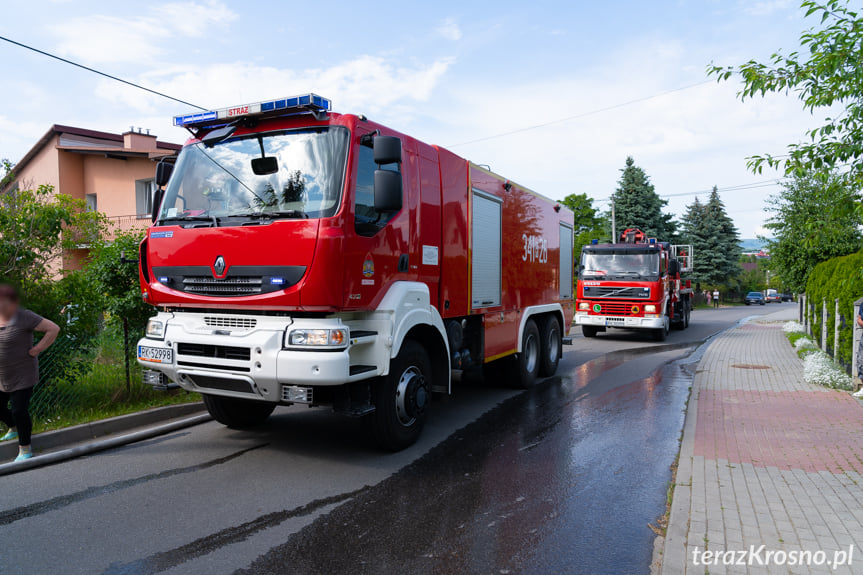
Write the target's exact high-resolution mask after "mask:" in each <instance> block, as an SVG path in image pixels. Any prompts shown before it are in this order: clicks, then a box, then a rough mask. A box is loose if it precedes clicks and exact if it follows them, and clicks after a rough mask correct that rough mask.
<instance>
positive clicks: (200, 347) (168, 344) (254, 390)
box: [138, 313, 380, 402]
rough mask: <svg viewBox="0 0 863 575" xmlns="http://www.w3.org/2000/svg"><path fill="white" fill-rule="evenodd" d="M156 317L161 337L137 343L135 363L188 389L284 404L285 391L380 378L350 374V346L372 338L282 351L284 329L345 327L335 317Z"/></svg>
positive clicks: (374, 370) (368, 369)
mask: <svg viewBox="0 0 863 575" xmlns="http://www.w3.org/2000/svg"><path fill="white" fill-rule="evenodd" d="M158 317H159V318H160V319H162V320H163V321H164V322H165V324H166V327H165V337H164V339H153V338H148V337H145V338H142V339H141V340H139V341H138V350H139V353H138V363H139V364H140V365H141V366H142V367H144V368H145V369H148V370H155V371H159V372H161V373H163V374H164V375H165V376H167V378H168V379H170V380H171V381H174V382H176V383H178V384H179V385H180V386H181V387H182V388H183V389H186V390H188V391H197V392H200V393H210V394H215V395H222V396H228V397H237V398H245V399H260V400H264V401H271V402H285V401H286V399H285V397H286V388H290V387H297V386H299V387H316V386H337V385H342V384H345V383H348V382H351V381H355V380H361V379H366V378H369V377H374V376H376V375H380V370H379V368H378V367H377V366H364V367H365V369H364V370H361V371H360V370H356V369H355V370H354V371H355V373H354V374H353V375H352V370H351V350H350V348H351V345H368V344H372V345H373V344H374V343H375V341H374V340H375V338H363V339H364V341H359V340H358V339H356V338H354V339H352V340H349V341H350V342H351V343H349V345H348V346H346V347H343V348H340V349H330V348H309V349H297V348H291V349H287V348H285V346H284V341H285V333H286V331H287V330H294V329H332V328H339V327H347V326H345V325H344V324H342V322H341V320H340V319H339V318H316V319H309V318H287V317H274V316H223V315H220V314H198V313H182V314H167V313H162V314H159V316H158ZM214 318H215V320H214ZM229 320H230V321H229ZM213 324H216V326H215V327H214V325H213ZM232 324H233V325H232ZM250 326H251V327H250ZM141 346H147V347H155V348H161V349H170V350H172V352H173V353H172V358H171V361H170V362H165V363H161V362H154V361H149V360H147V359H144V358H142V357H141V354H140V348H141Z"/></svg>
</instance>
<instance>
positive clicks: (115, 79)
mask: <svg viewBox="0 0 863 575" xmlns="http://www.w3.org/2000/svg"><path fill="white" fill-rule="evenodd" d="M0 40H4V41H6V42H9V43H10V44H14V45H16V46H20V47H21V48H24V49H26V50H31V51H33V52H36V53H37V54H42V55H43V56H48V57H49V58H54V59H55V60H60V61H61V62H63V63H66V64H71V65H72V66H76V67H78V68H81V69H83V70H87V71H88V72H93V73H94V74H99V75H100V76H104V77H106V78H109V79H111V80H114V81H116V82H121V83H123V84H126V85H128V86H132V87H133V88H138V89H140V90H144V91H145V92H150V93H151V94H155V95H157V96H161V97H163V98H167V99H169V100H173V101H175V102H179V103H181V104H185V105H186V106H191V107H193V108H197V109H198V110H204V111H206V110H207V108H203V107H201V106H198V105H196V104H192V103H191V102H187V101H185V100H181V99H179V98H175V97H173V96H169V95H167V94H164V93H162V92H159V91H157V90H153V89H151V88H147V87H145V86H141V85H140V84H136V83H134V82H130V81H129V80H124V79H123V78H118V77H117V76H112V75H111V74H106V73H105V72H101V71H99V70H96V69H95V68H90V67H89V66H85V65H83V64H79V63H78V62H73V61H72V60H67V59H66V58H61V57H60V56H56V55H54V54H51V53H50V52H45V51H44V50H39V49H38V48H34V47H33V46H28V45H27V44H22V43H21V42H16V41H15V40H11V39H9V38H6V37H4V36H0Z"/></svg>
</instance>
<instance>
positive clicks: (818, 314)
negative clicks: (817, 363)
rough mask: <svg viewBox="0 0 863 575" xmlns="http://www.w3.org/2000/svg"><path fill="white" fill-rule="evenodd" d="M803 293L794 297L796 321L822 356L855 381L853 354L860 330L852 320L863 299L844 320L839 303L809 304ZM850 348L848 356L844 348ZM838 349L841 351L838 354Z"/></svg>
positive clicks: (855, 365)
mask: <svg viewBox="0 0 863 575" xmlns="http://www.w3.org/2000/svg"><path fill="white" fill-rule="evenodd" d="M811 299H812V298H810V297H809V296H808V295H806V294H800V295H799V296H798V300H797V302H798V306H799V307H798V319H799V321H800V323H802V324H803V326H804V327H805V328H806V333H807V334H808V335H810V336H812V339H813V340H814V341H815V343H816V344H817V345H818V348H819V349H821V351H823V352H824V353H826V354H827V355H829V356H830V357H831V358H833V361H835V362H836V363H837V364H838V365H839V366H840V367H842V369H844V370H845V372H846V373H848V375H850V376H852V377H853V378H857V377H858V376H859V374H858V373H857V355H858V353H859V351H860V350H859V342H860V338H861V332H863V329H861V327H860V326H859V325H857V322H856V317H857V315H858V314H859V313H860V306H861V305H863V298H861V299H858V300H857V301H855V302H854V307H853V311H854V316H853V317H850V318H849V317H846V316H845V314H844V313H842V312H841V310H840V306H839V300H838V299H834V300H833V301H828V300H826V299H824V300H822V301H820V302H815V301H811ZM849 346H850V350H851V353H850V357H849V354H848V347H849ZM841 350H845V351H844V352H842V351H841Z"/></svg>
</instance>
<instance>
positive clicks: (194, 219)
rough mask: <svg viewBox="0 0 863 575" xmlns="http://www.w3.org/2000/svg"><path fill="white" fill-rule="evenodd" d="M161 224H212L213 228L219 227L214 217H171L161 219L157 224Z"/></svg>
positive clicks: (217, 220)
mask: <svg viewBox="0 0 863 575" xmlns="http://www.w3.org/2000/svg"><path fill="white" fill-rule="evenodd" d="M162 222H212V223H213V227H214V228H218V227H219V219H218V218H217V217H216V216H172V217H170V218H162V219H160V220H159V221H158V222H156V223H157V224H161V223H162Z"/></svg>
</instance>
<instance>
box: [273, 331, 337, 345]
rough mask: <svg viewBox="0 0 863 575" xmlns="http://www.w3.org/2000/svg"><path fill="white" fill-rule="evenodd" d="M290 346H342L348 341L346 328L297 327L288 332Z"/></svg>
mask: <svg viewBox="0 0 863 575" xmlns="http://www.w3.org/2000/svg"><path fill="white" fill-rule="evenodd" d="M287 339H288V341H287V344H288V345H289V346H333V347H342V346H344V345H345V344H346V343H347V341H348V330H346V329H342V328H340V329H295V330H292V331H291V332H290V333H289V334H288V338H287Z"/></svg>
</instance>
